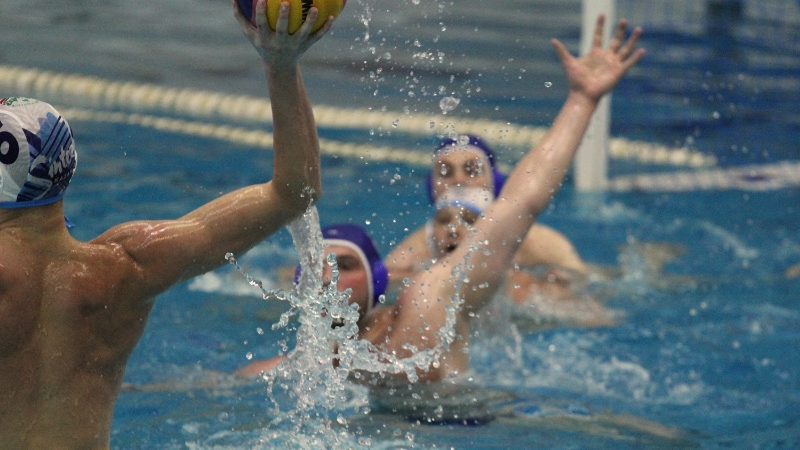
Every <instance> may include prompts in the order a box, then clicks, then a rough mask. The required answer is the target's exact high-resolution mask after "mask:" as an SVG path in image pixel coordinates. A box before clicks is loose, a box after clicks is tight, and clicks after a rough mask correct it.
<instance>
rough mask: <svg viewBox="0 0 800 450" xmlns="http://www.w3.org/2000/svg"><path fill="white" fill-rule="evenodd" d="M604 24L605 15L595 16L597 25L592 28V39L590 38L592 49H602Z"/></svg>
mask: <svg viewBox="0 0 800 450" xmlns="http://www.w3.org/2000/svg"><path fill="white" fill-rule="evenodd" d="M605 23H606V16H605V14H600V15H599V16H597V25H595V27H594V37H593V38H592V47H596V48H602V47H603V27H604V26H605Z"/></svg>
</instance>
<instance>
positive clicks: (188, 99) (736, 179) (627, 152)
mask: <svg viewBox="0 0 800 450" xmlns="http://www.w3.org/2000/svg"><path fill="white" fill-rule="evenodd" d="M0 89H2V90H3V91H5V92H6V94H5V95H16V96H27V97H34V98H40V99H42V100H45V101H47V102H49V103H53V104H55V106H57V107H58V106H59V104H63V105H69V106H70V107H61V108H59V109H60V110H61V111H62V114H64V116H65V117H67V118H68V119H69V120H71V121H77V120H88V121H99V122H118V123H129V124H132V125H137V126H143V127H151V128H155V129H160V130H164V131H171V132H176V133H186V134H192V135H197V136H204V137H208V138H214V139H225V140H231V141H235V142H238V143H242V144H247V145H255V146H263V147H271V146H272V135H271V134H270V133H268V132H265V131H260V130H254V129H253V128H252V127H244V126H242V127H239V126H234V125H228V124H215V123H212V122H211V121H213V120H214V119H222V120H224V121H226V122H231V123H243V124H245V123H246V124H253V123H260V124H269V123H271V121H272V110H271V108H270V104H269V102H268V101H266V100H264V99H261V98H256V97H248V96H238V95H228V94H222V93H217V92H209V91H200V90H191V89H175V88H168V87H163V86H158V85H151V84H139V83H131V82H117V81H110V80H104V79H102V78H97V77H90V76H83V75H72V74H63V73H56V72H48V71H41V70H37V69H28V68H22V67H14V66H3V65H0ZM120 110H127V111H130V112H125V111H120ZM159 113H161V114H171V115H173V116H180V117H186V118H187V119H177V118H174V117H164V116H161V115H159ZM314 114H315V118H316V122H317V126H318V127H320V128H321V129H363V130H370V131H383V132H386V131H391V132H397V133H405V134H409V135H419V136H432V135H437V134H442V133H444V132H447V131H457V132H458V133H462V134H463V133H474V134H480V135H483V136H486V137H487V138H488V139H489V140H490V141H492V142H493V143H494V144H498V145H502V146H509V147H518V148H521V149H525V148H526V147H528V146H531V145H534V144H535V143H536V142H537V141H538V140H539V139H541V138H542V136H544V133H545V132H546V128H544V127H531V126H525V125H518V124H511V123H506V122H497V121H490V120H482V119H471V118H460V117H457V116H443V115H421V114H420V115H417V114H414V115H409V114H405V113H402V112H391V111H368V110H361V109H346V108H334V107H328V106H317V107H315V108H314ZM320 147H321V150H322V152H323V153H324V154H329V155H337V156H342V157H352V158H358V159H362V160H373V161H387V162H398V163H405V164H410V165H419V166H427V165H429V164H430V162H431V153H430V152H428V151H427V149H425V151H421V150H419V149H408V148H396V147H390V146H376V145H372V144H369V145H367V144H354V143H349V142H338V141H334V140H327V139H321V140H320ZM609 156H610V157H611V158H615V159H627V160H634V161H638V162H641V163H643V164H659V165H670V166H675V167H685V168H687V169H692V170H691V171H686V172H680V173H674V172H673V173H662V174H640V175H628V176H620V177H616V178H613V179H611V180H609V182H608V189H609V190H613V191H631V190H640V191H687V190H696V189H746V190H768V189H780V188H785V187H790V186H798V185H800V180H799V179H800V163H781V164H775V165H761V166H749V167H739V168H733V169H713V168H714V167H715V166H716V164H717V161H716V158H715V157H714V156H711V155H704V154H702V153H700V152H697V151H695V150H691V149H688V148H673V147H666V146H663V145H659V144H654V143H649V142H643V141H632V140H628V139H624V138H613V139H612V140H611V142H610V149H609Z"/></svg>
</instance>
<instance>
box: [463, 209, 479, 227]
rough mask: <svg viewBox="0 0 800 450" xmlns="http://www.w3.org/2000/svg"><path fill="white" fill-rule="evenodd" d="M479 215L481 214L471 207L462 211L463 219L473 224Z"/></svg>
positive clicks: (468, 223)
mask: <svg viewBox="0 0 800 450" xmlns="http://www.w3.org/2000/svg"><path fill="white" fill-rule="evenodd" d="M479 217H480V215H478V213H476V212H475V211H473V210H471V209H464V210H462V211H461V220H463V221H464V223H466V224H467V225H473V224H474V223H475V222H476V221H477V220H478V218H479Z"/></svg>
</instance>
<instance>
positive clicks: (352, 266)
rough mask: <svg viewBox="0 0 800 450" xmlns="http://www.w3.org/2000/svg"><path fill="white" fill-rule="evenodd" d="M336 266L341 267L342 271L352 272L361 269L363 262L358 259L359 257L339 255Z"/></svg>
mask: <svg viewBox="0 0 800 450" xmlns="http://www.w3.org/2000/svg"><path fill="white" fill-rule="evenodd" d="M336 266H337V267H338V268H339V271H340V272H350V271H353V270H358V269H360V268H361V263H360V262H359V261H358V258H354V257H352V256H350V255H342V256H338V255H337V257H336Z"/></svg>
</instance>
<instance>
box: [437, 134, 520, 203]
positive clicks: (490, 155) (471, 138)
mask: <svg viewBox="0 0 800 450" xmlns="http://www.w3.org/2000/svg"><path fill="white" fill-rule="evenodd" d="M464 137H466V138H468V139H463V138H464ZM466 145H468V146H470V147H474V148H476V149H478V150H480V151H481V152H483V153H484V154H485V155H486V158H487V159H488V160H489V165H490V166H491V167H492V178H493V180H494V187H493V191H494V192H493V193H494V196H495V198H497V196H498V195H500V190H501V189H503V184H505V182H506V178H507V176H506V174H504V173H503V172H500V170H499V169H498V168H497V163H496V162H495V157H494V152H493V151H492V149H491V148H489V146H488V145H486V142H484V141H483V139H481V138H479V137H478V136H475V135H473V134H465V135H461V139H459V140H456V139H451V138H444V139H442V140H441V141H440V142H439V146H438V147H436V150H434V154H436V153H439V151H440V150H442V149H443V148H446V147H459V146H466ZM426 183H427V186H428V200H430V202H431V203H432V204H435V203H436V197H435V195H434V192H433V171H431V172H428V177H427V180H426Z"/></svg>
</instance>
